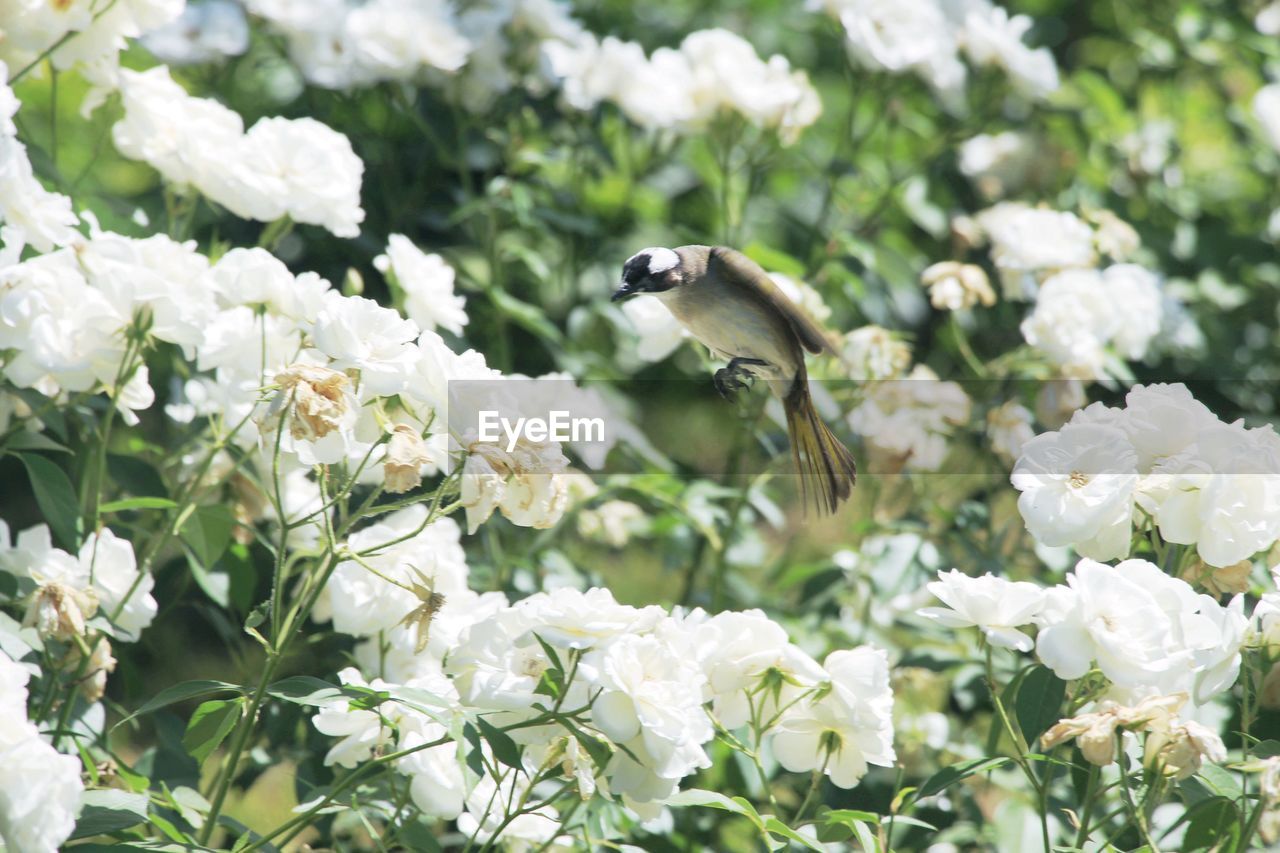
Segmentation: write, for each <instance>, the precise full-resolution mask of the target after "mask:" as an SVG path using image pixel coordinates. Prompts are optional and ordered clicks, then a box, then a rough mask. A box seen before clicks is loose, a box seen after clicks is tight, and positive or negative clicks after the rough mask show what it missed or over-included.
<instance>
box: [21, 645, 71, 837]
mask: <svg viewBox="0 0 1280 853" xmlns="http://www.w3.org/2000/svg"><path fill="white" fill-rule="evenodd" d="M29 677H30V673H29V671H28V668H27V667H26V666H24V665H23V664H21V663H18V662H17V661H15V660H13V659H12V658H11V657H10V656H9V655H8V654H6V653H5V652H4V651H0V767H3V768H4V772H3V773H0V846H3V847H4V848H5V849H6V850H12V851H15V853H17V851H22V853H54V851H56V850H59V849H61V847H62V843H63V842H64V841H66V840H67V838H68V836H70V835H71V830H72V829H73V828H74V827H75V822H76V813H77V812H78V811H79V808H80V794H81V792H82V791H83V790H84V784H83V783H82V782H81V781H80V759H78V758H76V757H75V756H72V755H62V754H61V753H59V752H58V751H57V750H55V749H54V748H53V747H52V746H50V745H49V743H48V742H47V741H46V740H45V738H44V737H43V736H42V735H41V734H40V732H39V731H38V730H37V729H36V726H35V724H34V723H32V722H30V721H28V719H27V680H28V678H29Z"/></svg>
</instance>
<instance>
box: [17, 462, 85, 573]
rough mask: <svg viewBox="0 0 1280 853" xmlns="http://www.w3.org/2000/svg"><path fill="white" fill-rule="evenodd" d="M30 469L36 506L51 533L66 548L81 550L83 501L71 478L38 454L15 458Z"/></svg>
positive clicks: (28, 474)
mask: <svg viewBox="0 0 1280 853" xmlns="http://www.w3.org/2000/svg"><path fill="white" fill-rule="evenodd" d="M15 455H16V456H17V457H18V458H19V459H21V460H22V464H23V465H25V466H26V469H27V476H28V477H30V478H31V489H32V491H33V492H35V496H36V504H38V505H39V507H40V512H41V513H42V514H43V515H44V520H45V521H46V522H48V524H49V529H50V530H51V531H52V532H53V535H54V536H55V537H57V539H58V542H60V543H61V544H62V546H63V547H64V548H67V549H68V550H70V551H73V552H74V551H75V550H76V549H77V548H79V547H80V531H81V529H82V528H81V525H80V501H79V500H78V499H77V498H76V490H75V489H74V488H72V486H71V478H70V477H68V476H67V474H66V472H65V471H63V470H62V469H61V468H59V467H58V466H57V465H55V464H54V463H52V462H50V461H49V460H48V459H45V458H44V457H43V456H40V455H38V454H35V453H18V454H15Z"/></svg>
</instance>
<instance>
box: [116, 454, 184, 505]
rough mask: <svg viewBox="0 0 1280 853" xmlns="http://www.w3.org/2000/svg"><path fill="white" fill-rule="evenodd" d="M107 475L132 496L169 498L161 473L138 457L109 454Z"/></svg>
mask: <svg viewBox="0 0 1280 853" xmlns="http://www.w3.org/2000/svg"><path fill="white" fill-rule="evenodd" d="M107 474H109V475H110V477H111V481H112V482H113V483H115V484H116V485H118V486H119V487H120V488H121V489H123V490H124V491H126V492H128V493H129V494H131V495H145V496H147V497H153V498H163V497H168V494H169V492H168V490H166V489H165V487H164V479H163V478H162V477H161V476H160V472H159V471H157V470H156V469H155V468H153V467H152V466H151V465H149V464H147V463H146V462H143V461H142V460H141V459H139V458H138V457H137V456H132V455H130V456H126V455H124V454H121V453H108V454H107Z"/></svg>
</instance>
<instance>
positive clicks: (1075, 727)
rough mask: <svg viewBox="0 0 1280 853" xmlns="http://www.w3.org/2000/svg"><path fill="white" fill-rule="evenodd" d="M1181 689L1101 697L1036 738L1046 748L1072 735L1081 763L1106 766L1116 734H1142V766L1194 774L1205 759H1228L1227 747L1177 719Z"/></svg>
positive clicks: (1178, 774)
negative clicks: (1127, 698)
mask: <svg viewBox="0 0 1280 853" xmlns="http://www.w3.org/2000/svg"><path fill="white" fill-rule="evenodd" d="M1186 701H1187V695H1186V694H1185V693H1174V694H1171V695H1168V696H1149V697H1147V698H1146V699H1143V700H1142V701H1141V702H1138V703H1137V704H1134V705H1131V706H1130V705H1122V704H1120V703H1119V702H1115V701H1112V700H1104V701H1102V702H1100V703H1098V705H1097V709H1096V710H1093V711H1089V712H1086V713H1082V714H1078V715H1077V716H1075V717H1071V718H1069V719H1066V720H1062V721H1060V722H1059V723H1058V724H1057V725H1055V726H1053V727H1052V728H1050V729H1049V730H1048V731H1047V732H1045V733H1044V736H1043V737H1042V738H1041V744H1042V745H1043V746H1044V748H1046V749H1051V748H1053V747H1054V746H1056V745H1058V744H1059V743H1062V742H1063V741H1065V740H1068V739H1070V738H1075V739H1076V743H1077V744H1078V745H1079V746H1080V752H1081V754H1082V755H1084V758H1085V760H1086V761H1088V762H1089V763H1090V764H1095V765H1097V766H1099V767H1106V766H1107V765H1109V764H1111V763H1112V762H1113V761H1115V757H1116V736H1117V735H1118V734H1119V735H1122V734H1125V733H1128V732H1138V731H1141V732H1144V733H1145V734H1146V740H1145V742H1144V744H1143V751H1144V757H1143V764H1144V765H1145V766H1146V767H1148V768H1149V769H1152V770H1155V771H1157V772H1159V773H1161V774H1163V775H1166V776H1172V777H1173V778H1175V779H1186V778H1188V777H1190V776H1192V775H1194V774H1195V773H1196V772H1197V771H1198V770H1199V769H1200V767H1201V765H1202V764H1203V763H1204V762H1205V760H1206V759H1207V760H1208V761H1210V762H1212V763H1215V764H1220V763H1222V762H1224V761H1226V760H1227V747H1226V745H1225V744H1224V743H1223V742H1222V738H1220V737H1219V736H1218V734H1217V732H1215V731H1213V730H1212V729H1210V728H1208V727H1206V726H1203V725H1201V724H1200V723H1198V722H1196V721H1195V720H1181V719H1179V718H1178V712H1179V711H1180V710H1181V709H1182V706H1183V705H1184V704H1185V703H1186Z"/></svg>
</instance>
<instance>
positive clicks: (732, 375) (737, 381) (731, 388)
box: [713, 367, 747, 400]
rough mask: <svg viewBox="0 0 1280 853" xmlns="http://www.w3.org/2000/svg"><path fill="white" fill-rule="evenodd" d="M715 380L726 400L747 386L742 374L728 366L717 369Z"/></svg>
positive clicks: (717, 388) (718, 389) (717, 387)
mask: <svg viewBox="0 0 1280 853" xmlns="http://www.w3.org/2000/svg"><path fill="white" fill-rule="evenodd" d="M713 381H714V382H715V386H716V390H717V391H719V392H720V396H721V397H724V398H725V399H726V400H730V399H732V398H733V395H734V394H735V393H737V392H738V391H741V390H742V389H743V388H746V387H747V383H746V382H743V381H742V379H741V374H740V373H739V372H738V371H737V370H734V369H731V368H728V367H722V368H720V369H719V370H717V371H716V374H715V377H714V380H713Z"/></svg>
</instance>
